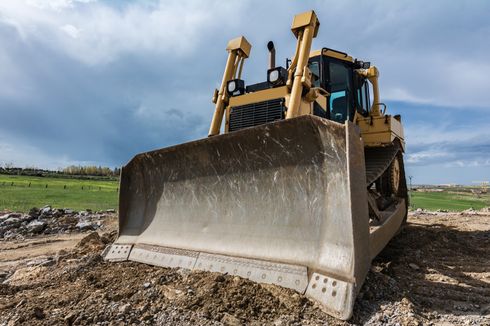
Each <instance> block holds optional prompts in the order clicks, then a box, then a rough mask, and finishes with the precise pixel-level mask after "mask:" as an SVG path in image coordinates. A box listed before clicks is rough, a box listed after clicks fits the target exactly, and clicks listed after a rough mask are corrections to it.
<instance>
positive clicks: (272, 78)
mask: <svg viewBox="0 0 490 326" xmlns="http://www.w3.org/2000/svg"><path fill="white" fill-rule="evenodd" d="M278 79H279V70H272V71H271V72H270V73H269V82H270V83H273V84H275V83H276V82H277V80H278Z"/></svg>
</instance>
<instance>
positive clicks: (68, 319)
mask: <svg viewBox="0 0 490 326" xmlns="http://www.w3.org/2000/svg"><path fill="white" fill-rule="evenodd" d="M76 317H77V315H76V314H75V313H73V312H70V313H69V314H68V315H66V316H65V318H64V320H65V322H66V324H67V325H72V324H73V321H74V320H75V318H76Z"/></svg>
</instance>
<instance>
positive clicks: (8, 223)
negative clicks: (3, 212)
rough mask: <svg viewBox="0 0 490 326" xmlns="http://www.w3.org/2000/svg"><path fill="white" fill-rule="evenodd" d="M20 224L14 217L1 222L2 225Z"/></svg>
mask: <svg viewBox="0 0 490 326" xmlns="http://www.w3.org/2000/svg"><path fill="white" fill-rule="evenodd" d="M20 223H22V221H21V220H20V218H19V217H14V216H11V217H9V218H7V219H6V220H5V221H3V223H2V224H3V225H20Z"/></svg>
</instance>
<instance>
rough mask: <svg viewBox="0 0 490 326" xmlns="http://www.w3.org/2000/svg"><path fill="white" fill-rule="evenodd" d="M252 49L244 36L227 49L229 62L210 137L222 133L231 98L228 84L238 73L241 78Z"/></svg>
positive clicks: (218, 97) (220, 90) (235, 40)
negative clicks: (227, 88)
mask: <svg viewBox="0 0 490 326" xmlns="http://www.w3.org/2000/svg"><path fill="white" fill-rule="evenodd" d="M251 48H252V46H251V45H250V43H248V41H247V40H246V39H245V37H243V36H240V37H237V38H235V39H233V40H231V41H229V42H228V45H227V47H226V51H228V60H227V61H226V67H225V72H224V74H223V80H222V81H221V86H220V88H219V91H218V96H217V98H216V107H215V110H214V115H213V120H212V121H211V127H210V128H209V133H208V136H214V135H218V134H219V132H220V129H221V122H222V121H223V114H224V111H225V107H226V105H227V104H228V100H229V96H228V94H227V92H226V84H227V83H228V81H229V80H231V79H233V78H234V77H237V73H238V78H240V75H241V74H242V68H243V61H245V59H246V58H248V56H249V54H250V49H251Z"/></svg>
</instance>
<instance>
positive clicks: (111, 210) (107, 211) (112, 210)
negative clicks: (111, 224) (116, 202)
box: [105, 208, 116, 213]
mask: <svg viewBox="0 0 490 326" xmlns="http://www.w3.org/2000/svg"><path fill="white" fill-rule="evenodd" d="M105 212H106V213H115V212H116V210H115V209H114V208H110V209H107V210H106V211H105Z"/></svg>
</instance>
